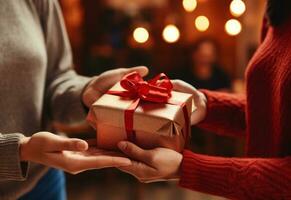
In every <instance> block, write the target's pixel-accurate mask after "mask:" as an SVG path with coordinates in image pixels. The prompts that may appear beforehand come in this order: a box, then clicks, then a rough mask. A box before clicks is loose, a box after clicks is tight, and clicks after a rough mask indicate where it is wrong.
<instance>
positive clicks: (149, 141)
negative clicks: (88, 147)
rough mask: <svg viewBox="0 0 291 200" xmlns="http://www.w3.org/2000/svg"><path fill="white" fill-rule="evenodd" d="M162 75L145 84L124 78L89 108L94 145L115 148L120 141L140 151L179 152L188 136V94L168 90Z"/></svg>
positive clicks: (133, 75) (139, 79) (133, 76)
mask: <svg viewBox="0 0 291 200" xmlns="http://www.w3.org/2000/svg"><path fill="white" fill-rule="evenodd" d="M172 88H173V86H172V83H171V81H170V80H169V79H168V77H167V76H166V75H164V74H159V75H158V76H156V77H155V78H154V79H152V80H150V81H148V82H146V81H144V80H143V79H142V77H141V76H140V75H139V74H138V73H137V72H133V73H130V74H128V75H126V76H125V77H124V78H123V79H122V80H121V81H120V82H119V83H117V84H116V85H115V86H113V87H112V88H111V89H110V90H109V91H108V92H107V94H105V95H103V96H102V97H101V98H100V99H98V100H97V101H96V102H95V103H94V104H93V105H92V108H91V110H90V113H89V115H88V121H89V122H90V124H91V125H92V126H93V127H94V128H95V129H96V131H97V146H98V147H99V148H104V149H117V143H118V142H120V141H122V140H129V141H132V142H134V143H136V144H138V145H139V146H141V147H143V148H155V147H166V148H171V149H174V150H176V151H182V150H183V148H184V146H185V141H187V138H188V137H189V134H190V122H189V118H190V116H191V113H192V95H191V94H186V93H181V92H175V91H172Z"/></svg>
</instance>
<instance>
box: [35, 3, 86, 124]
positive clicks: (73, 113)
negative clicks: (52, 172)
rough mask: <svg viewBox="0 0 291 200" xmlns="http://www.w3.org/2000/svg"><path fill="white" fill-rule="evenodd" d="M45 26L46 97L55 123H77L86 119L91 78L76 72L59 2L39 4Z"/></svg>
mask: <svg viewBox="0 0 291 200" xmlns="http://www.w3.org/2000/svg"><path fill="white" fill-rule="evenodd" d="M36 6H37V9H38V13H39V14H40V19H41V23H42V26H43V31H44V37H45V43H46V48H47V56H48V60H47V65H48V68H47V69H48V71H47V80H46V98H45V100H46V101H47V104H49V109H48V110H47V111H48V112H50V114H51V117H52V119H53V120H55V121H58V122H63V123H77V122H80V121H82V120H84V119H85V117H86V113H85V110H84V107H83V105H82V102H81V93H82V91H83V89H84V86H85V85H86V84H87V83H88V82H89V81H90V79H89V78H88V77H84V76H80V75H77V74H76V72H75V71H74V70H73V62H72V53H71V47H70V44H69V41H68V36H67V32H66V29H65V26H64V21H63V17H62V14H61V10H60V7H59V4H58V2H57V1H56V0H42V1H39V0H38V1H36Z"/></svg>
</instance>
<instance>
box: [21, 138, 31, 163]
mask: <svg viewBox="0 0 291 200" xmlns="http://www.w3.org/2000/svg"><path fill="white" fill-rule="evenodd" d="M29 140H30V137H23V138H21V139H20V147H19V157H20V161H28V160H29V154H28V148H29V145H28V142H29Z"/></svg>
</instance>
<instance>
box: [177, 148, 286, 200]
mask: <svg viewBox="0 0 291 200" xmlns="http://www.w3.org/2000/svg"><path fill="white" fill-rule="evenodd" d="M183 156H184V158H183V162H182V165H181V180H180V185H181V186H182V187H186V188H189V189H192V190H197V191H200V192H205V193H210V194H214V195H219V196H224V197H226V198H231V199H286V198H287V197H290V196H291V193H290V191H291V184H290V183H291V157H287V158H281V159H280V158H274V159H262V158H258V159H256V158H253V159H244V158H221V157H211V156H204V155H199V154H194V153H192V152H190V151H184V153H183Z"/></svg>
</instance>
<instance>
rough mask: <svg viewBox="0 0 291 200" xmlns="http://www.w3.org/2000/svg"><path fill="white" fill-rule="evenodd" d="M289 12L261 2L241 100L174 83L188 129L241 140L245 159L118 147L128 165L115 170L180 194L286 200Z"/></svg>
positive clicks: (283, 1) (278, 3)
mask: <svg viewBox="0 0 291 200" xmlns="http://www.w3.org/2000/svg"><path fill="white" fill-rule="evenodd" d="M290 8H291V6H290V0H268V9H267V16H268V18H267V19H268V20H265V23H264V24H265V26H264V28H263V34H262V35H263V37H264V39H263V41H262V43H261V45H260V46H259V48H258V50H257V52H256V53H255V55H254V57H253V58H252V59H251V61H250V63H249V66H248V68H247V71H246V82H247V89H246V95H235V94H227V93H222V92H213V91H208V90H200V91H198V90H196V89H194V88H192V86H190V85H188V84H186V83H184V82H182V81H174V85H175V88H176V89H177V90H179V91H184V92H192V93H193V94H194V101H195V103H196V106H197V107H198V110H197V111H196V112H194V113H193V115H192V119H191V121H192V124H193V125H195V124H197V125H198V126H199V127H201V128H204V129H207V130H209V131H212V132H216V133H217V134H219V135H222V136H234V137H243V138H245V139H246V158H223V157H214V156H206V155H199V154H196V153H193V152H190V151H188V150H184V151H183V153H182V154H180V153H177V152H175V151H173V150H169V149H165V148H156V149H152V150H144V149H141V148H140V147H138V146H136V145H135V144H132V143H130V142H125V141H123V142H120V143H119V148H120V149H121V150H122V151H123V152H124V153H125V154H126V155H127V156H128V157H130V158H132V164H131V165H130V166H126V167H120V169H121V170H122V171H125V172H127V173H130V174H132V175H134V176H135V177H137V178H138V179H139V180H140V181H142V182H151V181H158V180H169V179H174V178H178V179H179V180H180V182H179V185H180V186H182V187H185V188H189V189H192V190H196V191H200V192H204V193H209V194H214V195H219V196H223V197H226V198H230V199H256V200H257V199H264V200H265V199H280V200H281V199H291V19H290V13H291V9H290ZM267 23H268V24H269V26H268V27H266V24H267Z"/></svg>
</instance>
